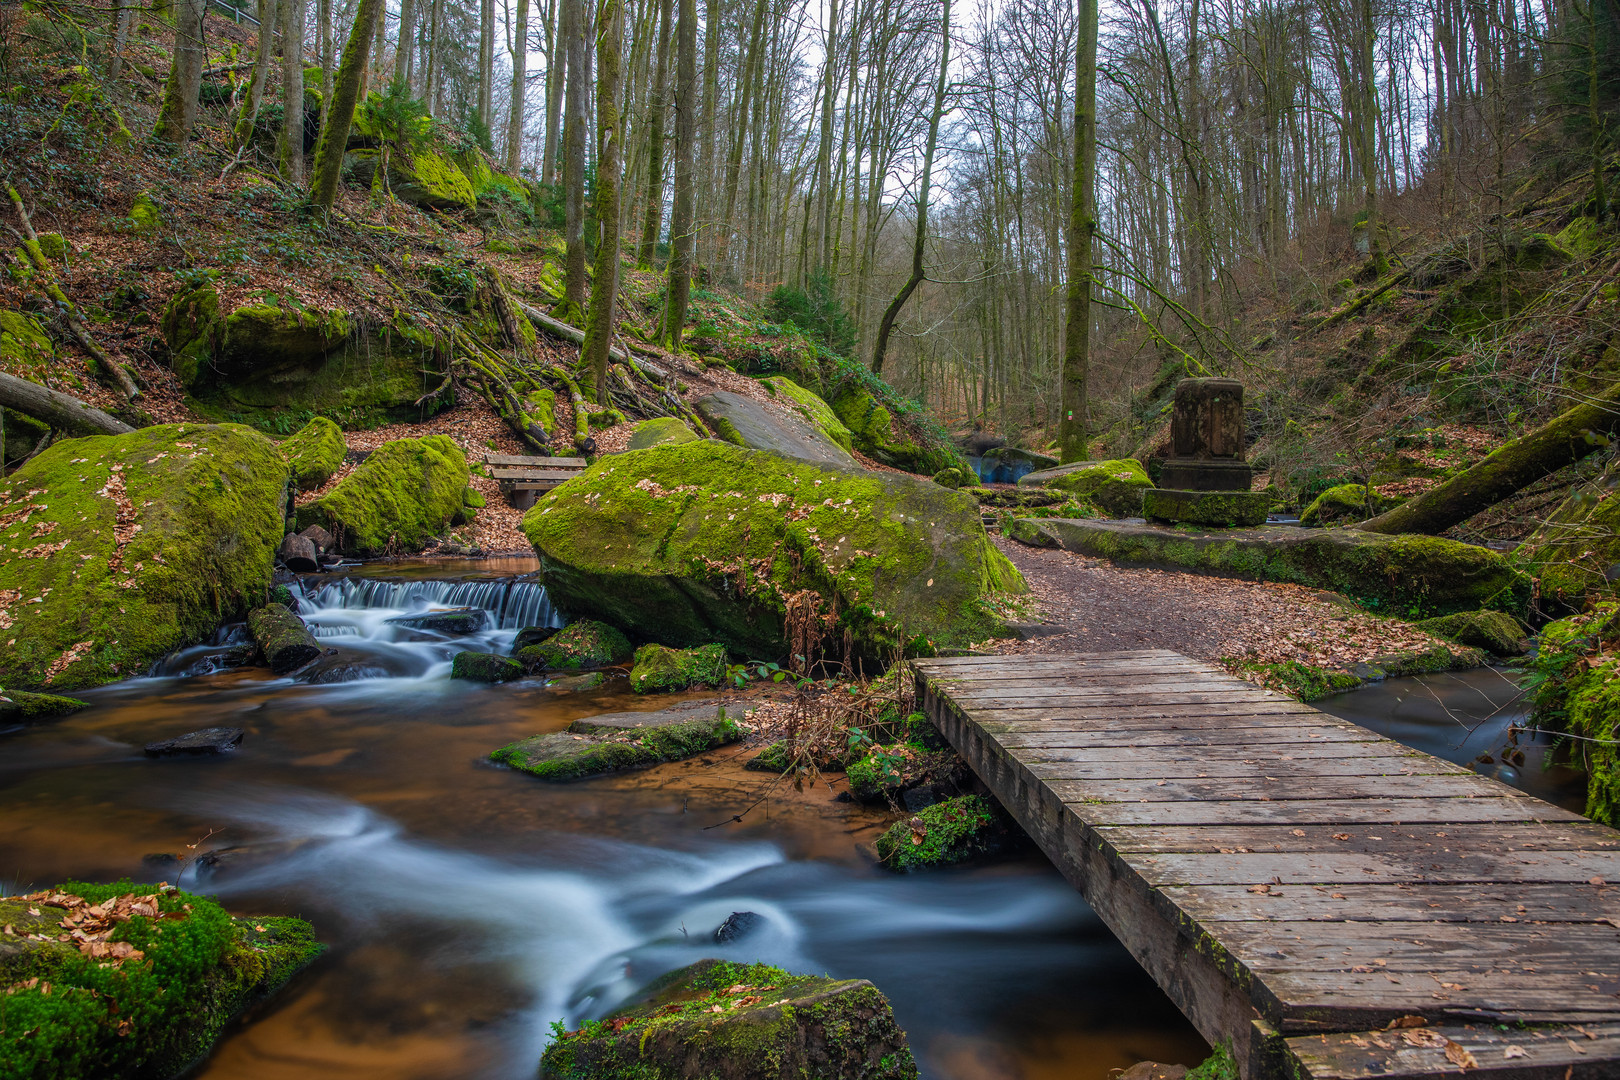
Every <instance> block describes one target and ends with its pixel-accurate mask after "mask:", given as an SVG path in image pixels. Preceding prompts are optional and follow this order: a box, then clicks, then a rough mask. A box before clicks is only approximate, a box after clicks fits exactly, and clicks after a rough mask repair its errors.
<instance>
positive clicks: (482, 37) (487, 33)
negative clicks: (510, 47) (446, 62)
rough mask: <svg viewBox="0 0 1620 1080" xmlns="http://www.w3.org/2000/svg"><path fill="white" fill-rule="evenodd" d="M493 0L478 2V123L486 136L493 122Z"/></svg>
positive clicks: (480, 132) (481, 131) (480, 0)
mask: <svg viewBox="0 0 1620 1080" xmlns="http://www.w3.org/2000/svg"><path fill="white" fill-rule="evenodd" d="M494 102H495V0H479V2H478V124H479V134H480V136H482V137H487V136H488V135H489V134H490V129H491V127H492V126H493V125H494V123H495V117H494V112H495V104H494Z"/></svg>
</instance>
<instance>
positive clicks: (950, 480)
mask: <svg viewBox="0 0 1620 1080" xmlns="http://www.w3.org/2000/svg"><path fill="white" fill-rule="evenodd" d="M933 479H934V483H936V484H938V485H939V486H940V487H948V488H950V489H951V490H952V491H958V490H960V489H962V488H965V487H971V486H973V485H974V484H976V483H977V482H978V479H979V478H978V477H976V476H974V475H973V474H972V473H969V472H967V471H965V470H963V469H957V468H950V469H941V470H939V472H937V473H935V474H934V477H933Z"/></svg>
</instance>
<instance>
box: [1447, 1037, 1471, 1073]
mask: <svg viewBox="0 0 1620 1080" xmlns="http://www.w3.org/2000/svg"><path fill="white" fill-rule="evenodd" d="M1446 1060H1447V1061H1449V1062H1451V1063H1452V1064H1453V1065H1455V1066H1457V1068H1459V1069H1477V1068H1479V1061H1478V1059H1476V1058H1475V1057H1474V1055H1473V1054H1471V1053H1469V1052H1468V1048H1467V1047H1466V1046H1464V1045H1463V1044H1462V1043H1458V1042H1452V1041H1451V1040H1450V1039H1447V1040H1446Z"/></svg>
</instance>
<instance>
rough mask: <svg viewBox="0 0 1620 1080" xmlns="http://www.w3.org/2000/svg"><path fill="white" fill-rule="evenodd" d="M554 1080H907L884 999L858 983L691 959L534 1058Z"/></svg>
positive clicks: (907, 1057) (912, 1071)
mask: <svg viewBox="0 0 1620 1080" xmlns="http://www.w3.org/2000/svg"><path fill="white" fill-rule="evenodd" d="M540 1068H541V1071H542V1074H543V1075H545V1076H550V1077H557V1078H558V1080H608V1078H610V1077H624V1078H626V1080H628V1078H631V1077H634V1078H635V1080H798V1078H800V1077H814V1078H815V1080H915V1077H916V1076H917V1065H916V1062H915V1061H913V1060H912V1056H911V1051H910V1049H909V1048H908V1047H907V1045H906V1034H905V1032H904V1031H901V1030H900V1028H899V1027H898V1026H897V1025H896V1024H895V1022H894V1014H893V1012H892V1011H891V1010H890V1008H889V1002H888V1000H887V999H886V998H884V996H883V995H882V994H881V993H880V992H879V991H878V989H877V987H875V986H873V985H872V984H871V983H869V982H867V981H866V980H864V979H832V978H828V977H827V976H825V975H790V974H788V973H787V972H786V971H784V970H782V969H781V968H774V967H767V966H765V965H763V964H752V965H742V964H731V963H725V962H722V961H719V960H700V961H699V962H698V963H696V964H693V965H691V966H690V967H686V968H682V969H681V970H680V971H676V972H672V973H671V974H669V975H666V976H665V977H664V978H662V979H660V980H658V981H657V982H655V983H654V984H653V985H652V986H651V987H649V988H648V990H647V992H646V993H645V994H644V996H643V997H642V998H641V1000H639V1001H637V1002H636V1003H635V1004H632V1005H631V1006H629V1007H628V1008H625V1009H621V1010H620V1011H618V1012H616V1013H614V1014H613V1015H611V1016H609V1017H608V1018H607V1019H606V1020H605V1021H601V1022H597V1023H592V1024H587V1025H585V1026H584V1027H582V1028H580V1029H579V1030H578V1031H570V1032H566V1033H564V1034H563V1035H562V1036H560V1037H559V1038H558V1039H557V1040H556V1041H555V1042H553V1043H552V1044H551V1045H550V1046H548V1047H547V1048H546V1052H545V1054H544V1056H542V1057H541V1059H540Z"/></svg>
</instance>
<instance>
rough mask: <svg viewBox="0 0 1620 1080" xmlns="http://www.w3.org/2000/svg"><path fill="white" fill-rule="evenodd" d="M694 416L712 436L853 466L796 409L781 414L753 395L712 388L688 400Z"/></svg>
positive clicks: (801, 458) (843, 452)
mask: <svg viewBox="0 0 1620 1080" xmlns="http://www.w3.org/2000/svg"><path fill="white" fill-rule="evenodd" d="M692 407H693V408H695V409H696V410H697V411H698V415H700V416H702V417H703V419H704V420H707V421H708V422H709V426H710V427H712V428H713V429H714V433H715V435H717V436H718V437H719V438H721V439H724V440H725V441H726V442H728V443H732V444H734V445H736V446H742V447H747V448H748V449H750V450H769V451H770V452H771V453H773V454H781V455H782V456H783V457H789V458H795V459H797V460H799V461H809V462H814V463H817V464H822V465H843V466H853V465H854V464H855V459H854V458H852V457H850V456H849V452H848V451H847V450H845V449H844V448H843V447H842V446H839V445H838V444H837V443H836V442H834V441H833V440H832V439H831V438H829V437H828V436H827V434H826V433H825V432H824V431H822V430H821V429H820V428H819V427H817V426H816V425H815V424H814V423H812V422H811V421H809V420H805V419H803V418H801V417H800V416H799V415H798V413H797V412H795V413H793V414H791V415H788V416H782V415H780V414H778V413H775V412H772V411H771V410H770V409H768V408H766V407H765V406H764V405H762V404H760V403H759V402H757V401H755V400H754V399H753V398H746V397H743V396H742V395H741V394H734V393H732V392H731V391H729V390H716V391H715V392H714V393H712V394H705V395H704V396H703V397H700V398H698V399H697V400H696V401H694V402H693V403H692Z"/></svg>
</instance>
